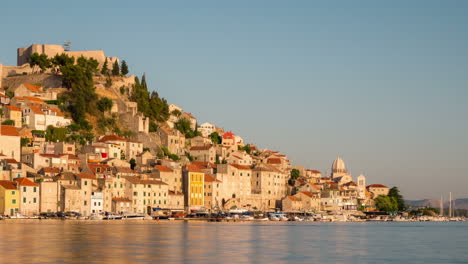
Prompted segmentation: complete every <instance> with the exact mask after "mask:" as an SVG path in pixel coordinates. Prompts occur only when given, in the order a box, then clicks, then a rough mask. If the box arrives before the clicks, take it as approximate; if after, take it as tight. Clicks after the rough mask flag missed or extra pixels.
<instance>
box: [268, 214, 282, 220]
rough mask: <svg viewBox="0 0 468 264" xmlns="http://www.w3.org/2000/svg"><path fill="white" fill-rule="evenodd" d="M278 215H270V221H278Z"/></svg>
mask: <svg viewBox="0 0 468 264" xmlns="http://www.w3.org/2000/svg"><path fill="white" fill-rule="evenodd" d="M279 220H280V219H279V217H276V215H271V216H270V221H279Z"/></svg>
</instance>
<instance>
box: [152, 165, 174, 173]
mask: <svg viewBox="0 0 468 264" xmlns="http://www.w3.org/2000/svg"><path fill="white" fill-rule="evenodd" d="M155 167H156V169H157V170H158V171H160V172H173V171H172V170H171V169H170V168H169V167H167V166H163V165H156V166H155Z"/></svg>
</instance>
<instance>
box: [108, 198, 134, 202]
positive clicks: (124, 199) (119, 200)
mask: <svg viewBox="0 0 468 264" xmlns="http://www.w3.org/2000/svg"><path fill="white" fill-rule="evenodd" d="M112 201H114V202H131V201H132V200H130V199H128V198H126V197H112Z"/></svg>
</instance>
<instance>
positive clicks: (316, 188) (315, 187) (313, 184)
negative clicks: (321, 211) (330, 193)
mask: <svg viewBox="0 0 468 264" xmlns="http://www.w3.org/2000/svg"><path fill="white" fill-rule="evenodd" d="M310 186H312V187H314V189H315V190H317V191H320V188H319V187H318V186H317V185H316V184H315V183H310Z"/></svg>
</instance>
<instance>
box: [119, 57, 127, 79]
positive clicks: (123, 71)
mask: <svg viewBox="0 0 468 264" xmlns="http://www.w3.org/2000/svg"><path fill="white" fill-rule="evenodd" d="M120 73H121V74H122V76H125V75H127V74H128V65H127V62H126V61H125V60H123V61H122V65H121V66H120Z"/></svg>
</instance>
